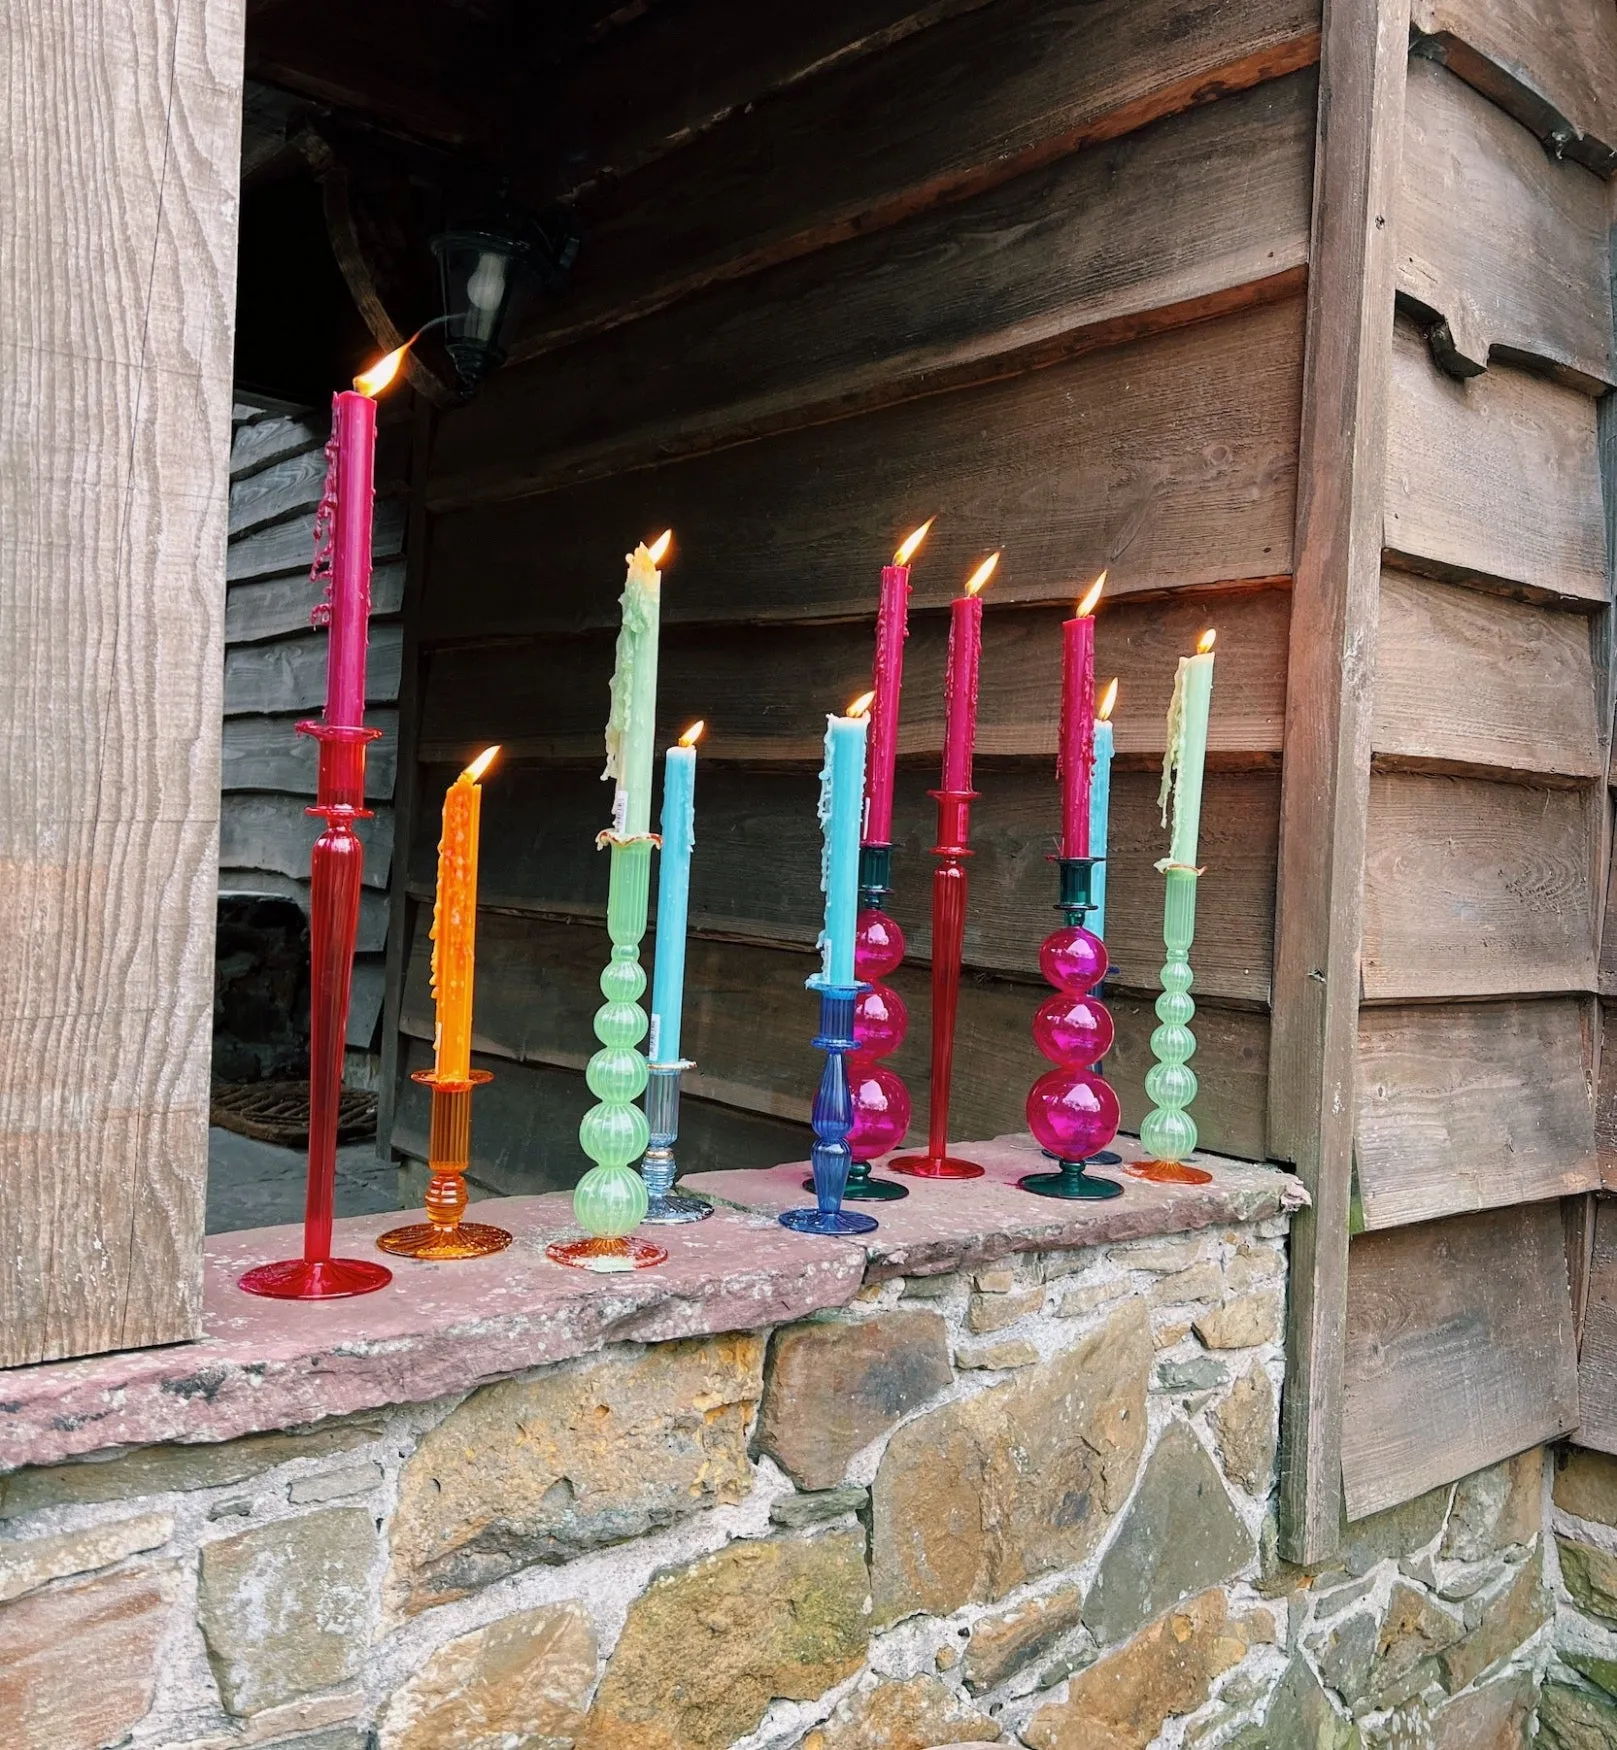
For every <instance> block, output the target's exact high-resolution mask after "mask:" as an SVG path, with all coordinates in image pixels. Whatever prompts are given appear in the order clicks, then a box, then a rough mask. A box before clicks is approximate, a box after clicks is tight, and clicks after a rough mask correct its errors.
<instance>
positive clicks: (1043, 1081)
mask: <svg viewBox="0 0 1617 1750" xmlns="http://www.w3.org/2000/svg"><path fill="white" fill-rule="evenodd" d="M1122 1117H1123V1113H1122V1109H1121V1108H1120V1107H1119V1105H1118V1103H1117V1095H1116V1094H1114V1093H1113V1092H1112V1090H1111V1089H1110V1087H1108V1086H1107V1084H1106V1083H1105V1082H1104V1081H1103V1080H1102V1079H1101V1078H1100V1077H1099V1076H1098V1075H1092V1074H1091V1073H1090V1072H1089V1071H1088V1070H1083V1069H1053V1070H1050V1071H1049V1072H1048V1073H1047V1074H1045V1075H1042V1076H1040V1077H1039V1079H1038V1080H1037V1081H1036V1082H1035V1083H1034V1084H1033V1086H1032V1087H1031V1088H1030V1089H1029V1090H1028V1096H1027V1127H1028V1129H1029V1130H1031V1131H1032V1132H1033V1134H1034V1135H1035V1136H1036V1137H1037V1138H1038V1139H1039V1141H1040V1142H1041V1143H1042V1144H1043V1145H1044V1147H1045V1148H1047V1149H1049V1151H1050V1152H1051V1154H1053V1155H1055V1156H1057V1158H1058V1159H1060V1160H1064V1161H1082V1160H1087V1159H1088V1157H1089V1156H1090V1155H1092V1154H1097V1153H1099V1151H1100V1150H1101V1149H1103V1148H1105V1146H1106V1145H1107V1143H1109V1142H1110V1141H1111V1140H1112V1138H1113V1137H1114V1136H1116V1135H1117V1127H1118V1125H1119V1123H1121V1121H1122Z"/></svg>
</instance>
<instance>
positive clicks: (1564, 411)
mask: <svg viewBox="0 0 1617 1750" xmlns="http://www.w3.org/2000/svg"><path fill="white" fill-rule="evenodd" d="M1386 548H1387V551H1388V553H1389V554H1392V555H1397V556H1398V557H1399V558H1401V559H1403V560H1404V561H1406V562H1407V563H1408V564H1409V565H1411V566H1412V567H1413V568H1414V569H1416V570H1423V571H1429V572H1432V573H1433V574H1434V575H1437V576H1442V577H1450V578H1467V577H1480V578H1491V579H1496V580H1499V581H1502V582H1505V583H1513V584H1523V585H1526V586H1528V587H1529V588H1531V589H1533V590H1535V591H1540V592H1542V593H1543V594H1544V595H1546V596H1552V597H1553V596H1569V597H1573V598H1576V599H1579V600H1583V601H1603V600H1604V599H1605V595H1606V536H1605V527H1604V518H1603V514H1602V510H1601V498H1600V462H1599V450H1598V445H1597V442H1596V436H1595V403H1594V402H1593V401H1592V400H1590V398H1589V397H1588V396H1587V395H1584V394H1581V393H1580V392H1579V391H1578V390H1576V389H1569V388H1566V387H1564V386H1563V385H1561V384H1559V383H1552V382H1548V381H1546V380H1544V379H1543V378H1541V377H1536V376H1531V375H1529V374H1528V373H1527V372H1525V371H1520V370H1514V369H1512V368H1510V367H1509V366H1507V365H1495V366H1494V367H1493V368H1492V369H1490V370H1487V371H1484V372H1483V374H1482V375H1481V376H1478V377H1471V378H1469V379H1468V380H1467V381H1465V382H1463V383H1461V382H1456V381H1455V380H1454V379H1453V378H1452V377H1449V376H1446V375H1445V374H1444V373H1443V372H1442V371H1440V370H1438V368H1437V367H1436V365H1434V364H1433V363H1432V360H1431V358H1430V356H1429V355H1428V353H1427V349H1426V344H1425V342H1424V341H1423V340H1422V338H1421V336H1420V333H1419V331H1418V330H1417V329H1416V327H1415V326H1414V324H1413V323H1411V322H1408V321H1407V320H1402V319H1401V320H1400V321H1399V322H1398V324H1397V331H1396V336H1395V340H1394V346H1393V360H1392V387H1391V401H1390V409H1389V429H1388V436H1387V481H1386Z"/></svg>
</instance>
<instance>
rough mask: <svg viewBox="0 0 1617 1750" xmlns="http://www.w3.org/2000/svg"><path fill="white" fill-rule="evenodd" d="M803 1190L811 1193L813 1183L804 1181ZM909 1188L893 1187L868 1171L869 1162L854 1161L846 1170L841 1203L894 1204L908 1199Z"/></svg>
mask: <svg viewBox="0 0 1617 1750" xmlns="http://www.w3.org/2000/svg"><path fill="white" fill-rule="evenodd" d="M803 1189H804V1190H805V1191H812V1190H813V1189H814V1181H813V1180H812V1179H805V1180H804V1181H803ZM908 1196H909V1188H908V1187H907V1186H905V1185H895V1184H894V1183H893V1181H892V1180H891V1179H878V1178H876V1177H875V1176H874V1174H872V1172H871V1170H870V1162H869V1161H855V1162H854V1163H853V1165H852V1166H851V1167H849V1169H848V1182H847V1184H846V1185H844V1186H843V1188H842V1201H843V1202H844V1203H846V1202H847V1201H848V1200H849V1199H850V1198H851V1199H853V1200H854V1201H855V1202H857V1203H896V1202H897V1201H898V1200H899V1198H900V1197H908Z"/></svg>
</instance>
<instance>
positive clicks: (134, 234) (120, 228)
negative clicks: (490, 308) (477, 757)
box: [0, 0, 243, 1366]
mask: <svg viewBox="0 0 1617 1750" xmlns="http://www.w3.org/2000/svg"><path fill="white" fill-rule="evenodd" d="M242 10H243V6H242V0H150V3H149V4H147V5H142V6H134V7H130V6H123V5H114V4H111V3H110V0H52V3H51V4H50V5H46V6H30V7H12V8H11V9H10V10H9V14H8V21H7V33H6V47H5V52H4V54H3V55H0V89H3V91H4V104H3V111H4V114H5V116H6V123H7V125H6V144H5V150H4V152H3V153H0V212H4V214H5V216H6V217H5V224H6V229H7V244H6V248H5V249H4V250H3V251H0V502H3V503H4V507H5V513H4V518H5V533H4V537H3V538H0V674H3V675H4V676H5V681H4V687H3V690H0V1259H3V1260H4V1263H3V1265H0V1365H8V1366H10V1365H17V1364H19V1363H23V1362H33V1361H41V1360H46V1359H49V1358H52V1357H56V1356H64V1355H75V1354H85V1353H89V1352H92V1351H95V1350H101V1349H110V1348H118V1347H125V1346H133V1345H138V1344H145V1343H168V1342H174V1341H176V1340H178V1339H182V1338H187V1337H191V1336H193V1335H195V1334H196V1332H197V1329H198V1324H199V1319H200V1311H201V1287H202V1282H201V1274H202V1273H201V1242H202V1222H203V1201H204V1184H205V1178H206V1172H207V1122H208V1068H209V1048H210V1036H211V1032H212V1010H213V938H214V925H215V909H216V908H215V897H214V885H215V876H214V870H215V864H216V861H217V839H218V821H219V739H220V689H221V677H222V668H223V663H222V655H223V627H224V595H225V582H224V578H225V566H224V560H225V520H226V502H227V494H228V468H229V456H230V378H231V326H232V318H233V311H234V305H235V263H236V212H237V169H238V155H239V150H240V126H241V118H240V111H241V81H242Z"/></svg>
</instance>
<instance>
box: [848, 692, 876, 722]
mask: <svg viewBox="0 0 1617 1750" xmlns="http://www.w3.org/2000/svg"><path fill="white" fill-rule="evenodd" d="M875 697H876V695H875V693H874V692H869V693H861V694H860V695H859V697H858V698H857V699H855V700H854V702H853V703H852V704H851V705H850V706H849V707H848V709H847V710H846V711H844V712H843V716H844V717H863V716H864V714H865V713H866V712H867V711H868V710H869V709H870V705H871V701H872V700H873V699H874V698H875Z"/></svg>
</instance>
